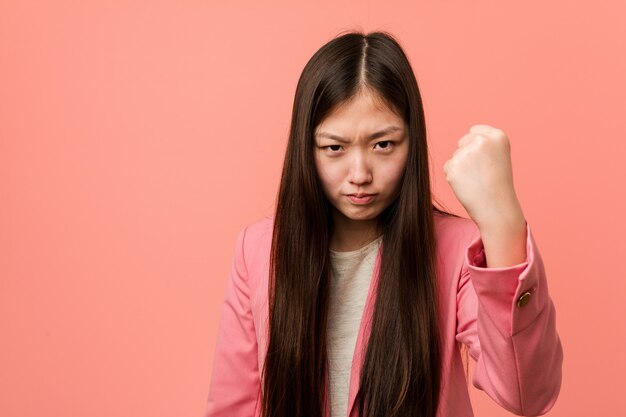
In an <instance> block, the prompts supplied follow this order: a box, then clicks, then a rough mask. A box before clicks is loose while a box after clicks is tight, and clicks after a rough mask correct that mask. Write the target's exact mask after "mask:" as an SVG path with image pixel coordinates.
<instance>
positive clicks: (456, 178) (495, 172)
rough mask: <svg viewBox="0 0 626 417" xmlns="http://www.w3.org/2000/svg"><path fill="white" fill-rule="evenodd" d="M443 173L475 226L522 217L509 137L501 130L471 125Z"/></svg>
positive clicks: (481, 125) (445, 165) (483, 125)
mask: <svg viewBox="0 0 626 417" xmlns="http://www.w3.org/2000/svg"><path fill="white" fill-rule="evenodd" d="M443 170H444V172H445V174H446V181H447V182H448V184H450V187H452V191H453V192H454V194H455V195H456V197H457V199H458V200H459V202H460V203H461V204H462V205H463V207H465V210H466V211H467V214H468V215H469V216H470V217H471V218H472V220H474V222H475V223H476V224H477V225H478V226H479V227H480V226H485V227H486V226H487V225H489V224H498V223H499V224H502V223H503V222H506V221H509V220H511V219H514V218H519V217H520V216H521V217H523V215H522V210H521V206H520V204H519V201H518V199H517V196H516V194H515V189H514V187H513V169H512V165H511V147H510V144H509V138H508V137H507V135H506V134H505V133H504V132H503V131H502V130H500V129H497V128H495V127H492V126H489V125H485V124H479V125H474V126H472V127H471V128H470V130H469V133H467V134H465V135H464V136H463V137H462V138H461V139H459V143H458V148H457V149H456V150H455V151H454V153H453V154H452V157H451V158H450V159H449V160H448V161H446V163H445V164H444V166H443Z"/></svg>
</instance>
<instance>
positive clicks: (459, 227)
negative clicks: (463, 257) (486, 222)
mask: <svg viewBox="0 0 626 417" xmlns="http://www.w3.org/2000/svg"><path fill="white" fill-rule="evenodd" d="M433 225H434V234H435V241H436V244H437V246H438V247H439V248H440V249H445V250H446V251H450V250H454V249H456V250H464V249H465V248H467V246H469V244H470V243H471V242H472V241H474V240H475V239H476V238H477V237H478V236H479V235H480V234H479V230H478V226H477V225H476V223H475V222H474V221H473V220H472V219H468V218H466V217H455V216H452V215H448V214H442V213H438V212H435V213H434V214H433Z"/></svg>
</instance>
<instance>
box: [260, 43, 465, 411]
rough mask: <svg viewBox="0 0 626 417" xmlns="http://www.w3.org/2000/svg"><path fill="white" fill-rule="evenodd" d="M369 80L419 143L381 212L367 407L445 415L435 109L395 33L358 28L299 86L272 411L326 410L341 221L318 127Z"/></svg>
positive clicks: (272, 307)
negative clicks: (433, 161) (317, 156)
mask: <svg viewBox="0 0 626 417" xmlns="http://www.w3.org/2000/svg"><path fill="white" fill-rule="evenodd" d="M364 87H367V88H369V89H371V90H373V91H375V92H377V93H378V95H380V97H381V98H382V99H383V100H384V101H385V103H386V104H387V105H388V106H389V108H390V109H392V110H393V111H396V112H397V113H398V114H399V115H402V117H403V119H404V120H405V122H406V124H407V126H408V135H409V140H410V145H409V155H408V158H407V163H406V168H405V172H404V175H403V179H402V185H401V188H400V191H399V195H398V197H397V198H396V199H395V200H394V202H392V203H391V204H390V205H389V206H388V207H387V208H386V209H385V210H384V211H383V213H382V214H381V215H380V216H379V219H378V226H379V228H380V229H381V230H382V231H383V244H382V253H381V256H382V258H381V267H380V278H379V284H378V294H377V298H376V305H375V308H374V314H373V319H372V320H373V321H372V323H371V333H370V337H369V343H368V344H367V351H366V353H365V356H364V362H363V364H362V365H363V367H362V372H361V375H360V387H359V391H358V394H357V402H358V407H359V414H360V415H361V416H363V417H391V416H426V417H434V416H435V414H436V412H437V407H438V401H439V390H440V379H441V353H440V343H441V341H440V334H439V327H438V320H437V316H438V315H437V302H436V301H437V289H436V285H435V284H436V280H435V239H434V231H433V213H434V212H438V213H441V214H445V215H453V214H451V213H448V212H446V211H444V210H441V209H439V208H437V207H435V205H434V204H433V202H432V201H433V199H432V196H431V192H430V177H429V164H428V160H429V155H428V149H427V140H426V126H425V123H424V110H423V107H422V101H421V97H420V93H419V89H418V86H417V81H416V79H415V76H414V74H413V71H412V68H411V65H410V63H409V61H408V59H407V57H406V55H405V54H404V52H403V50H402V48H401V46H400V45H399V43H398V41H397V40H395V39H394V37H393V36H392V35H391V34H389V33H386V32H373V33H369V34H364V33H360V32H349V33H345V34H342V35H340V36H337V37H335V38H334V39H333V40H331V41H330V42H328V43H327V44H325V45H324V46H322V48H320V49H319V50H318V51H317V52H316V53H315V54H314V55H313V57H312V58H311V59H310V60H309V62H308V63H307V64H306V66H305V68H304V70H303V72H302V75H301V77H300V79H299V81H298V85H297V88H296V93H295V99H294V105H293V114H292V120H291V129H290V133H289V141H288V144H287V150H286V154H285V161H284V166H283V171H282V178H281V183H280V188H279V193H278V198H277V207H276V213H275V216H274V229H273V238H272V239H273V240H272V247H271V259H270V280H269V288H268V290H269V326H268V332H269V334H268V338H269V342H268V349H267V354H266V360H265V363H264V366H263V370H262V379H263V398H262V402H263V404H262V410H263V416H264V417H305V416H311V417H320V416H322V415H323V412H324V408H325V402H326V401H327V398H326V396H325V389H324V388H325V382H326V378H327V351H326V348H327V346H326V327H327V321H328V300H329V288H330V287H329V280H330V257H329V243H330V238H331V236H332V233H333V218H332V211H331V205H330V203H329V201H328V200H327V199H326V197H325V195H324V193H323V191H322V187H321V184H320V181H319V179H318V175H317V172H316V169H315V165H314V159H313V146H314V142H313V140H314V139H313V133H314V130H315V127H316V126H317V125H318V124H319V123H320V122H321V121H322V120H323V119H324V117H325V116H327V115H328V114H329V113H330V112H331V111H332V110H333V109H334V108H335V107H336V106H338V105H340V104H341V103H344V102H346V101H347V100H349V99H350V98H352V97H354V96H355V94H357V93H358V92H359V91H360V89H361V88H364ZM453 216H456V215H453ZM456 217H458V216H456Z"/></svg>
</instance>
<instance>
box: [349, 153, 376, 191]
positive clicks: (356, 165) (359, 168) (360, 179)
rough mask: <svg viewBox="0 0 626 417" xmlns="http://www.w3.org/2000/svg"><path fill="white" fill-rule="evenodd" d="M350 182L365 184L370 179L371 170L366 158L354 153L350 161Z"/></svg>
mask: <svg viewBox="0 0 626 417" xmlns="http://www.w3.org/2000/svg"><path fill="white" fill-rule="evenodd" d="M350 164H351V165H350V182H351V183H353V184H367V183H369V182H371V181H372V170H371V168H370V166H369V163H368V161H367V158H366V157H365V156H364V155H361V154H359V153H356V154H355V155H354V157H353V158H352V160H351V161H350Z"/></svg>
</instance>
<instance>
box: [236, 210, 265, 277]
mask: <svg viewBox="0 0 626 417" xmlns="http://www.w3.org/2000/svg"><path fill="white" fill-rule="evenodd" d="M273 229H274V218H273V217H270V216H265V217H262V218H259V219H257V220H255V221H253V222H252V223H249V224H248V225H246V226H244V227H243V228H241V229H240V231H239V236H238V238H237V248H236V249H237V251H238V252H239V254H240V256H242V257H243V258H244V260H245V263H246V264H247V265H248V266H254V265H258V264H265V263H267V260H268V258H269V254H270V249H271V243H272V233H273Z"/></svg>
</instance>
